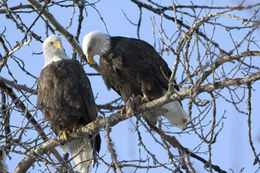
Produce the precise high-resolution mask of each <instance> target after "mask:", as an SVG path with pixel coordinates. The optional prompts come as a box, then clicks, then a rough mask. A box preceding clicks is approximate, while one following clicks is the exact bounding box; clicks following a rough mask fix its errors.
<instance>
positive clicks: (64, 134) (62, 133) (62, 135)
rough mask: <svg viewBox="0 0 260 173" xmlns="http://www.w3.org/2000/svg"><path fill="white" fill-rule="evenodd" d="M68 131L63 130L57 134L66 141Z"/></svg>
mask: <svg viewBox="0 0 260 173" xmlns="http://www.w3.org/2000/svg"><path fill="white" fill-rule="evenodd" d="M69 134H70V133H69V131H68V130H63V131H61V132H60V133H59V136H60V137H61V138H62V137H63V138H64V139H65V140H67V139H68V137H69Z"/></svg>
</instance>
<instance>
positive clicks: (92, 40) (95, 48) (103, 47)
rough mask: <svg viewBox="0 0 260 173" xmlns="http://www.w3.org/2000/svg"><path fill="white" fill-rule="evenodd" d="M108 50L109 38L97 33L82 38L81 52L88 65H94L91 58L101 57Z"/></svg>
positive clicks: (93, 32)
mask: <svg viewBox="0 0 260 173" xmlns="http://www.w3.org/2000/svg"><path fill="white" fill-rule="evenodd" d="M109 49H110V37H109V36H108V35H107V34H104V33H102V32H99V31H92V32H90V33H88V34H86V35H85V36H84V38H83V43H82V50H83V52H84V54H85V56H86V57H87V61H88V63H90V64H95V61H94V59H93V57H94V56H95V55H99V56H101V55H103V54H105V53H106V52H107V51H108V50H109Z"/></svg>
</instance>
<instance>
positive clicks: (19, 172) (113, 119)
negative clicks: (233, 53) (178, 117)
mask: <svg viewBox="0 0 260 173" xmlns="http://www.w3.org/2000/svg"><path fill="white" fill-rule="evenodd" d="M257 80H260V72H258V73H255V74H252V75H250V76H248V77H245V78H235V79H226V80H223V81H220V82H216V83H212V84H206V85H203V86H200V87H198V88H196V89H197V91H196V92H197V93H202V92H211V91H214V90H216V89H221V88H225V87H228V86H238V85H246V84H247V83H252V82H254V81H257ZM192 89H194V88H193V87H190V88H187V89H185V90H184V91H180V92H177V93H174V94H172V95H170V96H167V95H166V96H163V97H161V98H159V99H156V100H153V101H151V102H148V103H145V104H142V105H140V106H138V107H137V109H136V112H135V114H141V113H142V112H145V111H148V110H151V109H153V108H157V107H160V106H162V105H164V104H166V103H168V102H170V101H175V100H183V99H184V98H189V97H190V93H192V92H194V91H192ZM132 116H133V115H129V114H128V115H122V114H119V113H118V114H113V115H111V116H109V117H107V118H102V119H97V120H96V121H94V122H91V123H89V124H88V125H86V126H85V127H82V128H81V129H79V130H78V132H77V133H72V134H71V137H70V138H69V139H68V140H69V141H70V140H73V139H76V138H80V136H81V135H88V134H91V135H93V134H95V133H97V132H98V131H99V130H100V129H101V128H105V127H106V125H107V123H108V122H109V124H110V125H111V127H112V126H115V125H116V124H118V123H119V122H121V121H124V120H126V119H129V118H131V117H132ZM64 142H65V140H64V139H61V138H56V139H50V140H48V141H47V142H45V143H43V145H41V146H40V147H39V148H37V149H35V150H33V151H32V154H31V155H29V156H27V157H25V158H24V159H23V160H22V161H21V162H20V163H19V165H18V166H17V167H16V170H15V173H23V172H26V171H27V170H28V169H29V168H30V167H31V165H32V164H33V163H34V162H35V157H34V154H36V155H43V154H46V152H47V151H49V150H50V149H51V148H54V147H56V146H58V145H59V144H60V143H64ZM176 147H177V146H176Z"/></svg>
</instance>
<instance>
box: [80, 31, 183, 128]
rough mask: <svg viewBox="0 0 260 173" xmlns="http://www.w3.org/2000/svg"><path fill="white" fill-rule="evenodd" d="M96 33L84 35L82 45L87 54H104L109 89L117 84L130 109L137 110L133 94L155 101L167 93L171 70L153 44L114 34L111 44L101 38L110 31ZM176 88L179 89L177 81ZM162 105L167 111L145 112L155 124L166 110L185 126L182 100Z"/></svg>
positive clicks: (103, 67) (175, 122)
mask: <svg viewBox="0 0 260 173" xmlns="http://www.w3.org/2000/svg"><path fill="white" fill-rule="evenodd" d="M94 33H95V34H93V33H92V32H91V33H89V34H87V35H86V36H85V37H84V41H83V47H82V49H83V50H85V51H84V53H85V55H86V56H87V55H89V54H91V55H92V56H93V55H99V56H100V68H101V74H102V77H103V79H104V81H105V84H106V86H107V88H108V89H110V88H113V89H114V90H115V91H116V92H117V93H118V94H119V95H120V96H121V97H122V99H123V100H124V102H125V104H126V108H127V109H128V110H127V112H131V110H134V108H133V105H135V103H133V102H132V101H131V100H135V99H133V98H132V97H133V96H134V97H136V96H142V97H143V98H146V99H148V100H149V101H151V100H154V99H157V98H159V97H162V96H163V95H164V94H165V92H166V91H167V90H168V83H169V78H170V76H171V70H170V69H169V67H168V65H167V63H166V62H165V61H164V60H163V58H162V57H161V56H160V55H159V54H158V53H157V52H156V50H155V49H154V48H153V47H152V46H151V45H150V44H148V43H147V42H145V41H142V40H139V39H134V38H126V37H110V42H109V43H110V45H109V46H108V45H105V44H103V43H102V42H100V38H102V39H101V40H103V39H107V35H105V34H103V33H97V32H94ZM86 40H87V42H86ZM98 40H99V41H98ZM104 47H106V49H107V48H109V49H107V51H106V52H103V53H100V51H99V49H102V50H103V49H104ZM88 50H91V52H88ZM93 50H94V52H93ZM174 83H176V82H175V80H174ZM174 88H175V90H177V91H178V90H179V87H178V85H176V84H175V85H174ZM160 109H166V110H167V111H166V112H162V111H161V110H151V111H149V112H145V113H144V114H143V116H144V117H145V118H146V119H148V120H149V121H151V124H154V125H155V123H156V121H157V116H159V115H163V114H161V113H164V115H165V116H166V117H167V119H168V120H169V121H170V122H171V123H172V124H173V125H175V126H178V127H180V128H182V129H183V128H184V126H185V125H186V122H187V116H186V113H185V112H184V110H183V108H182V106H181V104H180V103H178V102H176V103H175V102H173V103H168V104H166V105H164V107H161V108H160Z"/></svg>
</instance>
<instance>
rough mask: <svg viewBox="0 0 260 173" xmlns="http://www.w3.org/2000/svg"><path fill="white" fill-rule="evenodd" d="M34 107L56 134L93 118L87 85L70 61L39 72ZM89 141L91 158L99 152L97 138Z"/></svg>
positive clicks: (91, 99)
mask: <svg viewBox="0 0 260 173" xmlns="http://www.w3.org/2000/svg"><path fill="white" fill-rule="evenodd" d="M37 105H38V106H39V108H40V109H41V110H42V112H43V114H44V116H45V118H46V120H47V121H48V122H49V123H50V125H51V128H52V130H53V131H54V132H55V133H56V134H59V132H61V131H64V130H71V128H72V127H77V126H84V125H86V124H88V123H90V122H92V121H94V120H95V119H96V117H97V111H96V105H95V101H94V97H93V94H92V89H91V85H90V81H89V79H88V78H87V76H86V75H85V73H84V70H83V68H82V67H81V65H80V64H79V62H77V61H74V60H60V61H57V62H52V63H51V64H49V65H47V66H46V67H45V68H43V70H42V72H41V75H40V78H39V80H38V99H37ZM90 139H91V145H92V147H93V150H94V153H93V154H95V153H96V152H99V150H100V143H101V139H100V135H99V134H97V135H95V136H94V137H91V136H90Z"/></svg>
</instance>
